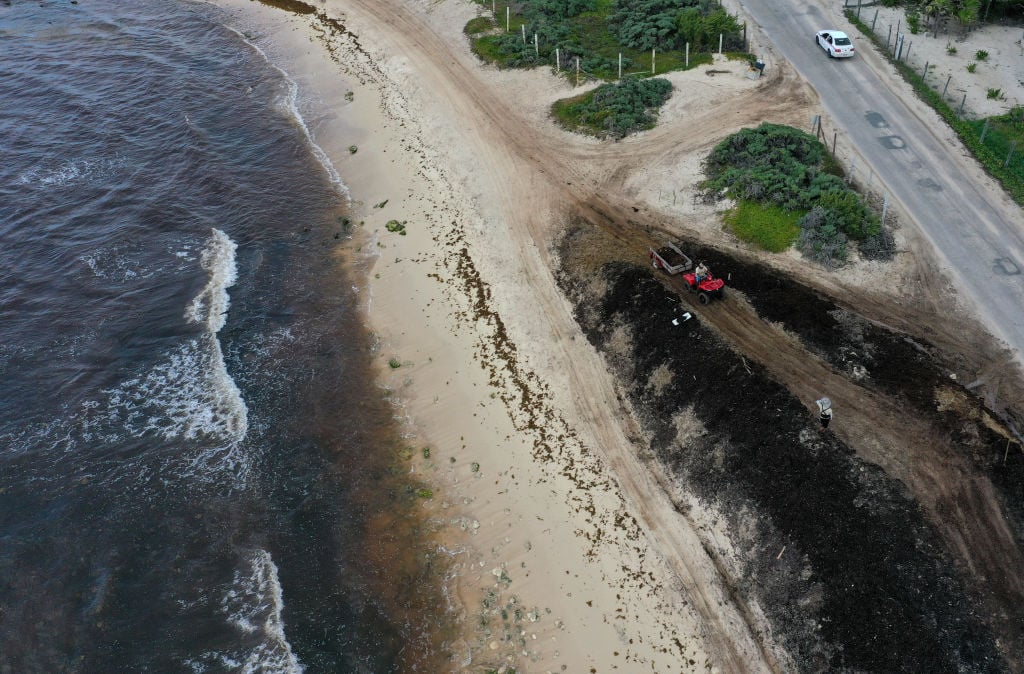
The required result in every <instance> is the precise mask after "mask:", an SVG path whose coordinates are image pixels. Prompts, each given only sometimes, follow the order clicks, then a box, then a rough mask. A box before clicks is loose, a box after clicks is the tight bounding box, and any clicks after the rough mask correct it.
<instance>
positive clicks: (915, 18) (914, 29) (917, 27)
mask: <svg viewBox="0 0 1024 674" xmlns="http://www.w3.org/2000/svg"><path fill="white" fill-rule="evenodd" d="M907 25H908V26H910V33H911V35H917V34H918V33H919V32H921V12H919V11H918V10H917V8H915V7H909V8H907Z"/></svg>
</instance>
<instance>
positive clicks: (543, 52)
mask: <svg viewBox="0 0 1024 674" xmlns="http://www.w3.org/2000/svg"><path fill="white" fill-rule="evenodd" d="M477 3H478V4H480V5H482V6H483V7H484V8H485V9H490V14H491V17H492V20H493V22H494V26H495V27H496V28H498V29H500V30H503V31H504V33H505V34H506V35H508V36H510V38H509V39H511V38H512V37H514V38H515V39H516V41H517V47H518V49H517V53H516V54H515V56H514V57H513V58H512V59H511V61H512V62H511V63H510V65H513V66H549V67H551V68H552V69H553V70H555V71H556V72H558V73H564V74H565V76H566V77H567V78H569V80H570V81H572V82H574V83H575V85H576V86H580V85H582V84H585V83H588V82H593V81H609V80H616V79H618V80H621V79H623V78H626V77H649V76H652V75H656V74H658V73H666V72H669V71H673V70H679V69H688V68H690V67H691V64H692V65H697V64H700V63H707V62H709V60H710V55H711V54H713V53H718V54H722V53H724V52H736V51H745V50H746V45H747V34H746V30H747V29H746V25H745V24H744V25H743V26H742V27H741V29H740V30H739V31H737V32H736V33H723V34H720V35H719V36H718V42H717V45H712V46H711V48H708V46H707V45H692V47H693V49H692V50H691V44H690V43H686V44H685V45H684V47H683V48H682V49H679V50H658V49H651V50H650V52H649V53H648V52H642V51H640V50H635V49H629V50H621V51H618V53H610V52H609V50H607V49H605V50H602V51H598V50H596V49H594V50H590V51H588V50H586V49H584V48H582V47H581V46H580V45H579V44H578V43H575V44H571V45H569V44H566V43H565V42H560V41H556V40H548V39H546V36H545V34H544V32H543V28H542V27H539V26H536V25H532V24H530V23H528V22H527V21H526V20H525V19H524V17H522V16H521V15H519V14H517V13H516V12H517V10H519V9H520V8H519V6H518V3H516V2H499V1H498V0H477Z"/></svg>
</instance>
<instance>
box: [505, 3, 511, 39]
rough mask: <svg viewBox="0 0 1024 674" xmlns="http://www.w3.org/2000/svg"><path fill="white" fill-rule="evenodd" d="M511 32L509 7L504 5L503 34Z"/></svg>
mask: <svg viewBox="0 0 1024 674" xmlns="http://www.w3.org/2000/svg"><path fill="white" fill-rule="evenodd" d="M511 30H512V17H511V13H510V12H509V6H508V5H505V32H506V33H507V32H509V31H511Z"/></svg>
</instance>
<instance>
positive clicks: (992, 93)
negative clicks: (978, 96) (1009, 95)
mask: <svg viewBox="0 0 1024 674" xmlns="http://www.w3.org/2000/svg"><path fill="white" fill-rule="evenodd" d="M985 95H986V96H987V97H988V98H990V99H992V100H994V101H998V100H1002V98H1003V90H1002V89H992V88H991V87H989V89H988V92H987V93H986V94H985Z"/></svg>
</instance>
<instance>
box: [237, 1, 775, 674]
mask: <svg viewBox="0 0 1024 674" xmlns="http://www.w3.org/2000/svg"><path fill="white" fill-rule="evenodd" d="M219 4H221V5H222V6H230V7H236V8H239V9H240V10H241V11H243V12H248V13H250V15H253V14H256V12H254V11H253V9H254V8H251V7H248V6H245V5H243V4H240V3H238V2H234V3H233V4H232V2H230V1H228V0H225V1H223V2H220V3H219ZM452 5H454V3H447V5H445V6H443V7H439V8H438V11H443V12H448V13H452V12H454V13H455V15H456V16H454V17H452V16H445V17H444V18H443V19H442V21H444V22H446V23H447V24H452V23H454V24H456V25H457V26H458V27H461V26H462V25H464V23H465V21H467V20H468V19H469V18H471V17H472V16H473V15H474V12H475V9H474V7H473V6H471V5H468V4H465V5H461V6H454V7H453V6H452ZM263 9H266V8H263ZM272 11H274V10H272ZM326 11H327V12H328V15H329V16H331V18H333V19H335V21H336V26H335V28H336V29H337V27H338V26H340V27H342V28H343V29H344V30H345V31H351V32H346V33H344V34H342V35H338V34H337V30H335V34H333V35H332V34H330V31H329V29H328V28H327V27H324V22H320V24H319V26H320V27H319V28H318V24H317V22H316V21H315V20H313V21H310V20H309V17H304V16H295V15H292V16H290V17H289V18H288V19H287V23H288V24H290V25H292V26H294V30H293V31H291V33H290V34H289V35H283V34H281V33H280V32H279V33H277V34H275V35H274V36H272V37H271V38H270V39H271V41H272V42H274V43H275V44H277V45H278V46H279V47H280V49H281V52H282V53H281V54H280V55H274V57H276V56H282V57H284V58H285V60H286V61H287V62H288V67H287V68H286V70H287V71H288V73H289V76H291V77H292V78H294V79H295V81H296V82H298V84H299V87H300V90H301V91H302V92H303V95H304V96H310V95H311V94H312V96H313V97H314V98H316V99H317V100H318V103H317V106H316V108H317V111H318V112H320V113H322V119H320V120H319V121H317V122H311V123H310V128H311V130H312V133H313V135H314V136H315V138H316V142H317V143H318V144H319V145H320V146H321V147H322V148H323V150H324V152H325V153H326V155H327V156H328V157H329V158H330V160H331V161H332V163H333V164H334V166H335V167H336V169H337V171H338V172H339V173H340V174H341V176H342V178H343V180H344V182H345V184H346V186H347V187H348V189H349V194H350V195H351V198H352V200H353V201H352V202H351V204H350V206H351V209H352V215H351V217H352V220H353V223H358V226H357V227H356V228H355V229H356V230H357V231H356V239H357V240H359V241H360V243H357V244H355V245H356V251H355V252H354V253H352V252H348V253H343V254H344V255H346V256H351V257H352V260H350V263H351V264H352V265H354V266H355V267H356V268H357V269H360V270H361V271H362V272H363V274H364V276H365V287H363V288H360V291H359V292H360V293H361V294H362V295H363V298H364V300H363V306H364V309H365V311H366V316H367V320H368V324H369V325H368V329H370V330H371V331H372V333H373V335H374V336H375V337H376V340H377V343H378V353H377V362H378V363H379V365H378V367H379V370H380V372H381V377H380V381H381V385H382V386H383V387H384V389H385V394H386V395H387V396H388V398H389V399H390V400H391V401H392V403H393V404H395V406H396V419H398V420H399V423H400V424H401V426H402V434H403V437H404V438H405V439H406V440H407V441H408V442H409V444H410V446H412V447H414V448H415V451H414V458H413V459H412V460H411V466H410V471H411V472H413V473H414V474H416V475H417V476H418V477H419V479H421V480H423V481H425V482H426V483H427V484H429V485H430V486H431V487H432V488H433V498H431V499H428V500H426V501H425V502H424V504H423V515H424V518H425V519H426V520H428V521H431V522H433V523H434V526H435V527H437V529H438V530H439V531H438V540H439V546H440V549H441V550H444V551H448V554H449V555H450V557H451V559H452V565H451V582H450V585H449V587H447V588H445V589H444V591H445V593H446V595H447V596H449V597H450V598H451V599H450V607H449V608H450V609H451V610H452V611H453V612H454V613H455V615H456V616H457V620H458V623H459V626H460V629H461V631H462V634H463V636H462V638H461V639H460V640H459V641H458V642H456V643H454V644H451V646H452V652H453V655H454V660H453V662H452V663H451V665H452V671H461V670H463V669H465V668H475V667H482V666H486V667H490V668H493V669H495V670H497V671H502V670H503V669H507V668H510V667H516V668H517V670H518V671H524V669H523V668H526V669H525V671H590V670H591V669H593V670H594V671H606V670H607V669H612V668H619V667H625V668H629V669H633V668H638V667H643V668H644V669H653V670H654V671H660V672H669V671H701V670H705V669H706V668H714V667H716V666H717V663H716V660H717V657H715V656H713V655H712V654H711V651H710V650H709V648H708V645H707V643H706V642H705V639H706V638H708V628H707V627H706V626H705V624H704V622H703V621H702V620H701V619H700V618H699V617H698V615H697V612H698V611H697V609H695V608H694V606H693V605H691V602H689V601H688V600H687V599H686V596H687V595H688V593H689V592H693V591H695V590H696V589H697V587H698V586H699V585H700V584H701V581H700V580H699V577H700V576H701V575H702V574H703V573H706V572H707V571H706V570H704V571H701V570H692V572H691V570H686V571H685V572H684V575H682V576H680V568H681V565H680V563H679V561H678V560H674V561H673V562H671V563H670V562H668V561H667V560H665V559H664V558H663V557H662V555H661V553H660V552H659V551H658V549H656V548H655V547H653V546H652V545H651V543H650V541H649V540H648V536H649V534H648V533H647V532H646V531H645V529H646V526H645V524H646V523H645V522H643V521H641V520H640V519H639V518H638V516H637V515H636V514H635V513H636V509H637V508H640V509H641V510H646V509H648V507H649V506H647V504H643V505H640V504H637V503H636V501H635V500H633V499H631V498H630V497H629V495H628V494H624V493H623V492H622V491H621V489H620V487H619V480H620V479H621V477H620V476H618V475H615V476H613V474H612V471H611V470H610V468H609V464H608V463H607V459H606V458H605V450H604V447H603V446H604V445H609V444H612V445H616V446H617V447H618V448H619V449H618V450H617V451H624V452H625V454H624V455H623V456H630V455H631V454H632V450H631V449H630V447H631V441H630V439H629V438H627V437H626V436H624V435H623V431H622V425H621V423H620V421H619V420H615V419H607V418H602V417H607V410H609V409H618V410H620V414H621V415H622V417H623V418H624V419H627V420H628V418H629V414H630V411H629V410H628V409H626V408H624V407H623V403H621V402H619V401H617V400H616V398H617V396H616V393H615V390H614V387H613V385H612V383H611V380H610V377H609V376H608V374H607V372H606V371H605V369H604V367H603V364H602V363H601V361H600V358H599V357H597V356H596V354H594V353H593V352H592V351H591V349H590V347H589V345H588V344H587V343H586V340H585V339H582V337H581V335H580V334H578V328H577V327H576V326H575V324H574V322H572V315H571V310H570V309H569V305H568V303H567V302H566V301H565V300H564V299H563V298H561V297H560V296H559V294H558V291H557V289H556V285H555V283H554V280H553V277H551V276H550V271H548V269H549V267H550V265H551V253H550V252H549V251H547V250H541V249H539V248H538V247H537V245H536V244H535V243H534V236H537V235H539V234H544V235H546V234H547V233H548V232H550V231H551V228H552V227H553V226H555V225H557V217H558V216H557V214H555V213H552V212H548V211H544V212H541V213H538V214H537V215H536V217H535V218H532V217H531V218H530V219H531V220H534V222H533V224H532V225H529V226H528V227H527V229H526V230H525V232H526V233H532V235H531V236H529V237H524V236H523V233H524V232H523V230H519V234H517V230H516V229H515V228H512V227H509V228H502V229H497V228H494V229H489V227H488V222H492V221H500V220H502V219H504V218H505V217H506V214H507V213H508V212H509V211H510V210H511V211H515V210H516V208H515V206H514V205H511V204H507V203H502V200H503V195H502V194H501V191H500V190H499V189H496V188H497V187H498V186H497V185H496V184H494V183H493V182H491V181H493V180H494V179H495V178H498V177H500V174H501V173H504V172H506V171H507V170H508V168H507V167H499V169H500V170H499V171H496V172H493V173H491V174H487V173H486V172H485V173H484V174H479V173H477V174H475V175H473V171H468V172H467V171H466V170H465V169H466V167H467V166H468V165H469V164H468V162H472V161H473V160H474V158H476V157H478V156H477V155H474V149H476V148H474V147H473V142H472V141H475V140H479V139H477V138H475V137H474V135H473V133H472V130H470V132H469V134H468V135H469V139H468V140H469V141H470V142H467V143H462V144H457V143H458V132H457V130H455V129H453V128H452V127H451V126H450V125H449V124H448V122H449V121H450V119H451V118H449V117H446V116H445V115H444V113H443V112H442V111H440V110H429V111H425V109H424V108H425V106H426V105H427V103H425V102H424V101H425V100H427V101H429V92H428V91H427V90H426V89H425V88H423V86H422V84H421V83H420V82H419V81H418V80H417V79H416V77H415V76H414V74H413V73H412V72H411V70H410V68H409V64H407V63H405V62H403V60H402V58H401V57H399V56H392V57H384V56H383V55H382V54H374V55H373V56H372V57H371V56H370V55H369V54H367V53H366V52H365V51H363V50H362V49H361V48H360V47H359V44H374V45H378V49H383V44H382V42H383V41H382V40H381V38H382V37H383V36H381V35H376V34H374V32H373V30H372V26H371V25H370V24H369V22H368V20H360V18H358V17H355V16H351V15H349V16H340V15H335V14H333V13H332V11H336V10H332V6H331V4H330V3H328V5H327V7H326ZM460 13H461V14H460ZM463 14H464V16H463ZM354 36H358V37H354ZM467 51H468V50H467ZM339 76H340V77H341V78H345V77H347V78H349V81H350V82H351V84H343V85H342V84H339ZM396 76H397V77H398V78H400V81H396V79H395V78H396ZM502 76H505V73H502ZM508 77H509V78H511V79H515V80H517V82H516V85H518V86H523V85H526V86H531V83H530V82H529V80H532V81H533V83H534V84H536V85H542V86H543V87H544V88H546V89H547V90H548V92H549V93H548V94H547V95H548V96H550V97H552V100H554V98H557V97H561V96H564V95H565V91H569V90H571V87H569V86H568V85H566V84H565V83H564V82H560V81H557V80H555V79H554V78H553V77H552V76H551V75H548V74H546V73H544V72H540V71H537V72H526V73H524V72H512V73H509V74H508ZM402 78H404V79H402ZM348 91H351V92H352V94H351V96H348V97H347V96H346V94H347V93H348ZM425 97H426V98H425ZM337 105H344V106H345V113H344V119H343V120H342V119H341V115H337V116H335V115H332V114H330V112H329V111H330V110H331V109H333V108H332V106H337ZM534 105H546V103H543V102H541V103H539V104H538V103H537V102H534ZM316 116H318V115H314V117H316ZM424 139H431V140H433V142H430V141H429V140H427V141H425V140H424ZM434 139H436V140H434ZM584 142H585V143H586V142H587V141H584ZM350 145H355V146H356V147H357V148H358V149H357V151H356V152H355V153H352V152H350V151H349V150H348V148H349V146H350ZM458 145H461V147H460V146H458ZM483 159H485V160H486V159H489V158H488V157H483ZM509 161H510V162H512V161H515V160H514V159H510V160H509ZM461 162H466V163H464V164H463V163H461ZM460 169H462V170H460ZM511 170H517V169H516V167H513V168H512V169H511ZM530 172H531V173H532V169H530ZM489 182H491V184H488V183H489ZM539 201H540V205H544V203H545V201H547V200H545V199H542V200H539ZM389 220H397V221H399V222H402V223H404V224H405V232H406V235H404V236H402V235H399V234H397V233H393V232H389V231H387V229H386V227H385V224H386V223H387V222H388V221H389ZM538 227H539V229H538ZM509 251H516V255H513V256H511V257H510V256H509V255H508V252H509ZM540 274H543V275H546V276H547V288H546V289H545V295H546V296H545V297H540V298H537V297H535V296H533V295H532V294H531V291H535V290H537V287H536V286H534V287H530V279H531V278H534V277H536V276H537V275H540ZM495 281H497V282H498V285H497V286H496V285H494V282H495ZM538 301H540V302H542V303H543V304H544V306H548V307H552V310H554V311H556V312H558V313H560V314H561V316H560V318H561V319H562V322H561V323H560V324H556V325H551V324H546V322H545V321H531V320H527V321H513V323H516V324H515V325H513V324H508V323H507V322H506V321H507V318H508V317H515V316H517V315H520V314H522V313H523V311H524V308H526V307H530V306H537V302H538ZM513 331H515V332H516V333H517V334H516V335H515V336H513V334H512V333H513ZM552 341H554V342H556V343H557V344H558V346H559V348H564V349H569V350H570V352H573V353H575V354H578V355H577V356H576V360H575V361H574V362H575V363H577V365H578V366H581V367H580V371H579V372H569V373H565V372H560V369H561V365H560V362H559V361H558V360H557V359H555V358H554V357H552V356H553V355H554V354H553V352H548V353H550V354H551V355H546V353H545V345H546V344H547V343H549V342H552ZM531 343H534V344H538V345H539V346H540V348H528V347H527V348H523V345H524V344H525V345H530V344H531ZM396 365H397V367H396ZM538 372H539V373H540V374H538ZM583 381H586V382H587V384H588V386H593V385H594V384H597V385H598V387H597V389H595V390H600V391H601V394H602V396H603V400H601V399H585V400H574V398H575V397H576V396H575V392H574V388H575V387H576V386H577V385H579V384H580V383H581V382H583ZM580 390H584V389H580ZM578 405H582V409H581V408H580V407H578ZM581 412H582V414H584V415H585V417H580V414H581ZM599 420H600V423H597V424H596V425H595V423H594V422H597V421H599ZM420 447H430V448H431V453H430V458H429V459H424V458H421V456H420V452H419V448H420ZM631 460H632V461H633V462H635V463H637V466H634V467H633V469H632V471H630V473H629V474H634V473H637V468H638V466H639V462H638V461H637V459H636V457H632V459H631ZM642 481H643V484H642V485H639V487H638V486H637V485H634V486H633V489H637V488H640V489H642V490H643V491H644V492H645V493H648V494H650V493H658V494H661V490H660V488H659V487H657V485H655V484H654V481H653V478H651V477H650V476H647V477H645V478H643V479H642ZM658 500H660V501H662V503H661V504H660V509H661V510H662V511H668V512H670V513H672V512H673V510H672V509H673V506H672V504H671V503H669V502H668V499H667V498H665V497H664V495H663V494H661V496H660V499H658ZM647 514H648V516H649V513H647ZM640 517H642V515H641V516H640ZM675 517H677V518H678V515H675ZM680 519H681V518H680ZM676 524H678V522H673V521H666V522H662V523H661V525H662V526H665V527H673V526H675V525H676ZM689 545H692V546H695V547H696V548H697V549H698V550H699V549H700V543H699V541H697V540H696V538H692V539H690V540H689ZM721 592H722V589H721V588H713V587H712V588H701V589H700V590H699V591H698V593H699V594H702V595H704V594H707V595H711V596H714V595H716V594H717V595H718V596H719V598H721V594H720V593H721ZM707 601H711V600H710V599H708V600H707ZM729 631H732V630H729ZM719 636H720V635H715V637H719ZM715 637H712V638H713V639H715ZM721 638H724V637H721ZM733 638H735V635H733ZM716 640H717V639H716ZM736 640H737V641H739V642H741V643H742V642H743V639H742V638H739V639H736ZM746 648H747V649H748V653H747V654H746V656H744V657H747V656H750V658H751V660H752V661H758V660H759V659H760V658H759V657H756V656H754V655H753V654H752V653H751V651H755V650H756V649H757V646H756V645H755V644H754V643H753V642H752V641H748V642H747V644H746Z"/></svg>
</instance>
